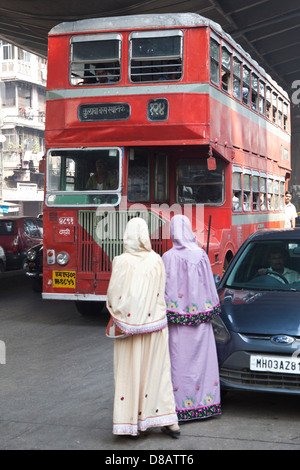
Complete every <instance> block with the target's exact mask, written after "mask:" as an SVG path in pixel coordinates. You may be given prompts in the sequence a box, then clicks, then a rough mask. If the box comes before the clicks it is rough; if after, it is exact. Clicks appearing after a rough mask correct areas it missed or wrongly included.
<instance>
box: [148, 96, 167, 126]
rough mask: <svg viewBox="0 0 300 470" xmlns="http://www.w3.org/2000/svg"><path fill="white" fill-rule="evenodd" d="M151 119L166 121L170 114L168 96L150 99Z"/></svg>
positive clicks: (149, 114) (149, 116) (149, 110)
mask: <svg viewBox="0 0 300 470" xmlns="http://www.w3.org/2000/svg"><path fill="white" fill-rule="evenodd" d="M147 114H148V119H149V121H166V119H168V115H169V103H168V100H167V99H166V98H156V99H153V100H149V101H148V109H147Z"/></svg>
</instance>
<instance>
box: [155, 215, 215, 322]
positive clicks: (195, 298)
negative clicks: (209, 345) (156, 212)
mask: <svg viewBox="0 0 300 470" xmlns="http://www.w3.org/2000/svg"><path fill="white" fill-rule="evenodd" d="M170 233H171V238H172V241H173V248H171V250H169V251H167V252H166V253H165V254H164V255H163V257H162V259H163V262H164V264H165V269H166V288H165V301H166V305H167V316H168V320H169V321H170V322H172V323H177V324H181V325H188V326H194V325H199V324H201V323H203V322H207V321H210V320H211V319H212V318H213V317H214V316H215V315H218V314H219V313H220V305H219V298H218V294H217V289H216V285H215V281H214V278H213V273H212V269H211V265H210V262H209V259H208V256H207V254H206V252H205V251H204V250H203V249H202V248H200V247H199V246H198V245H197V241H196V238H195V236H194V234H193V232H192V228H191V223H190V221H189V219H188V218H187V217H186V216H183V215H175V216H174V217H173V218H172V219H171V224H170Z"/></svg>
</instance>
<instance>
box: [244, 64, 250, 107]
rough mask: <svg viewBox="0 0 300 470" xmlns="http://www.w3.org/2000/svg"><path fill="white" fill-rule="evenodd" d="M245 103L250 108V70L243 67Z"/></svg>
mask: <svg viewBox="0 0 300 470" xmlns="http://www.w3.org/2000/svg"><path fill="white" fill-rule="evenodd" d="M243 103H244V104H246V105H247V106H250V69H248V67H246V66H245V65H244V67H243Z"/></svg>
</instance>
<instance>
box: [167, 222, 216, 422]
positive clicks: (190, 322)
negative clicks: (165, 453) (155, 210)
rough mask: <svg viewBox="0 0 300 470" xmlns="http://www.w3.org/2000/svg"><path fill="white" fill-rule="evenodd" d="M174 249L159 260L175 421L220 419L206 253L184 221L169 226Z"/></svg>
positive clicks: (213, 300)
mask: <svg viewBox="0 0 300 470" xmlns="http://www.w3.org/2000/svg"><path fill="white" fill-rule="evenodd" d="M170 232H171V238H172V241H173V248H172V249H170V250H169V251H167V252H166V253H165V254H164V255H163V257H162V259H163V262H164V264H165V268H166V290H165V300H166V304H167V317H168V322H169V346H170V356H171V369H172V383H173V389H174V396H175V402H176V412H177V416H178V420H179V421H189V420H193V419H202V418H209V417H211V416H215V415H219V414H221V403H220V383H219V368H218V361H217V352H216V344H215V339H214V334H213V329H212V325H211V320H212V318H214V316H215V315H218V314H219V313H220V304H219V298H218V294H217V290H216V286H215V282H214V278H213V274H212V270H211V266H210V263H209V259H208V256H207V254H206V253H205V251H204V250H203V249H202V248H200V247H199V246H198V245H197V242H196V239H195V237H194V235H193V232H192V227H191V224H190V221H189V219H188V218H187V217H186V216H183V215H176V216H174V217H173V218H172V219H171V224H170Z"/></svg>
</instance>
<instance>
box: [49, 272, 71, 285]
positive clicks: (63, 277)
mask: <svg viewBox="0 0 300 470" xmlns="http://www.w3.org/2000/svg"><path fill="white" fill-rule="evenodd" d="M75 284H76V271H53V287H67V288H69V289H75Z"/></svg>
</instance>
